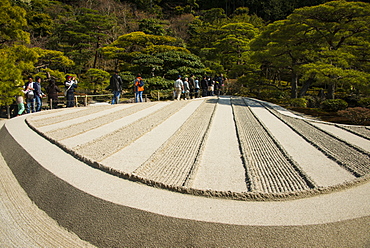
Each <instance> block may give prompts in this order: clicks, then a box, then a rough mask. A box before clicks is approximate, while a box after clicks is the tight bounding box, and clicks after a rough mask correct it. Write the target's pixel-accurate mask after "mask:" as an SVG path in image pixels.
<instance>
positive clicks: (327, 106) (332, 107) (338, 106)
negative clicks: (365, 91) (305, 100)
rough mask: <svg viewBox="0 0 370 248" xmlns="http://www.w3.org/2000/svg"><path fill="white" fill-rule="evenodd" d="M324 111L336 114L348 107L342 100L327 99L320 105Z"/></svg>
mask: <svg viewBox="0 0 370 248" xmlns="http://www.w3.org/2000/svg"><path fill="white" fill-rule="evenodd" d="M321 106H322V108H323V109H324V110H326V111H329V112H337V111H338V110H344V109H346V108H347V107H348V103H347V102H346V101H344V100H342V99H328V100H325V101H323V102H322V103H321Z"/></svg>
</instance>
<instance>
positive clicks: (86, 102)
mask: <svg viewBox="0 0 370 248" xmlns="http://www.w3.org/2000/svg"><path fill="white" fill-rule="evenodd" d="M86 106H87V95H85V107H86Z"/></svg>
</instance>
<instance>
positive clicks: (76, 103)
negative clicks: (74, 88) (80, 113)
mask: <svg viewBox="0 0 370 248" xmlns="http://www.w3.org/2000/svg"><path fill="white" fill-rule="evenodd" d="M77 99H78V98H77V96H75V107H78V102H77Z"/></svg>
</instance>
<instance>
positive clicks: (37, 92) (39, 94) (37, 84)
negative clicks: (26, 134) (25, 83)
mask: <svg viewBox="0 0 370 248" xmlns="http://www.w3.org/2000/svg"><path fill="white" fill-rule="evenodd" d="M34 84H35V102H36V112H40V111H41V108H42V97H43V96H44V95H45V94H44V93H43V92H42V90H41V77H39V76H37V77H36V82H34Z"/></svg>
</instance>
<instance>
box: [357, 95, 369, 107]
mask: <svg viewBox="0 0 370 248" xmlns="http://www.w3.org/2000/svg"><path fill="white" fill-rule="evenodd" d="M358 103H359V104H360V105H361V106H362V107H364V108H370V97H365V98H361V99H360V100H359V101H358Z"/></svg>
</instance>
